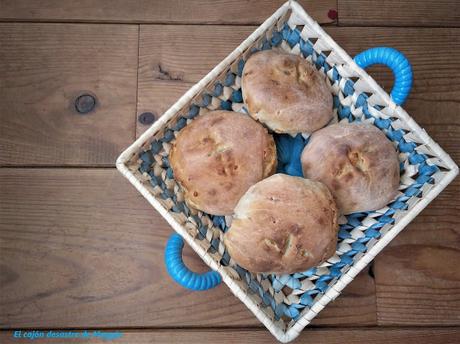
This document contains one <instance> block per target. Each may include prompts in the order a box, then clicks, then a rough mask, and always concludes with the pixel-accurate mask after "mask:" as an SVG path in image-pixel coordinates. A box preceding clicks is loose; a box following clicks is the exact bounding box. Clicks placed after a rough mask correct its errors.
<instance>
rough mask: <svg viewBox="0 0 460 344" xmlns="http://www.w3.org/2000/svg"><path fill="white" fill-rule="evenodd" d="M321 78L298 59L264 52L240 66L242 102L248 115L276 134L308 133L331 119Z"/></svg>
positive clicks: (326, 89) (328, 95)
mask: <svg viewBox="0 0 460 344" xmlns="http://www.w3.org/2000/svg"><path fill="white" fill-rule="evenodd" d="M325 79H326V77H325V76H324V75H323V74H322V73H320V72H318V71H317V70H316V68H315V67H314V66H313V65H312V64H311V63H309V62H308V61H307V60H305V59H303V58H301V57H300V56H297V55H292V54H286V53H282V52H278V51H274V50H264V51H260V52H257V53H255V54H254V55H252V56H251V57H250V58H249V59H248V61H247V62H246V64H245V66H244V69H243V76H242V93H243V99H244V102H245V103H246V106H247V108H248V111H249V113H250V115H251V116H252V117H254V118H255V119H257V120H258V121H260V122H261V123H264V124H265V125H266V126H267V127H269V128H270V129H271V130H273V131H275V132H277V133H288V134H297V133H312V132H314V131H315V130H318V129H320V128H322V127H324V126H325V125H326V124H327V123H328V122H329V121H330V120H331V119H332V116H333V112H332V94H331V91H330V89H329V86H328V85H327V83H326V80H325Z"/></svg>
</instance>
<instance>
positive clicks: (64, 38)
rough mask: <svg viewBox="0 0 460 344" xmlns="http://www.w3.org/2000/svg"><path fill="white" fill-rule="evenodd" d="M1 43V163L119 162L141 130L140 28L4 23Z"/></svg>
mask: <svg viewBox="0 0 460 344" xmlns="http://www.w3.org/2000/svg"><path fill="white" fill-rule="evenodd" d="M0 7H1V5H0ZM2 10H3V9H2ZM0 46H1V47H2V48H1V49H0V74H1V75H2V78H1V81H0V98H1V99H2V101H1V103H0V165H3V166H5V165H15V166H18V165H19V166H21V165H22V166H23V165H28V166H30V165H97V166H104V165H105V166H107V165H110V166H113V165H114V162H115V159H116V157H117V156H118V154H119V153H120V152H121V151H122V150H123V149H124V148H125V147H126V146H128V145H129V144H130V143H131V141H132V140H133V138H134V135H135V126H134V122H135V112H136V82H137V55H138V27H137V26H136V25H95V24H78V25H76V24H66V25H63V24H17V23H3V24H0ZM86 93H89V94H91V95H93V96H95V98H96V107H95V109H94V110H93V111H92V112H89V113H87V114H84V115H83V114H80V113H78V112H77V111H76V108H75V99H76V98H77V97H78V96H79V95H81V94H86Z"/></svg>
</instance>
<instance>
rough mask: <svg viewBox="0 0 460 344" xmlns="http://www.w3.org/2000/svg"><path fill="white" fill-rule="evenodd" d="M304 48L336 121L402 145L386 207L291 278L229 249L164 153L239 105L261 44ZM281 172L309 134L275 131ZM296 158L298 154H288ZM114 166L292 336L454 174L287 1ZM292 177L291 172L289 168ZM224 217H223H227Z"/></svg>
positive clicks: (363, 217) (271, 323)
mask: <svg viewBox="0 0 460 344" xmlns="http://www.w3.org/2000/svg"><path fill="white" fill-rule="evenodd" d="M272 48H277V49H282V50H284V51H287V52H290V53H293V54H297V55H301V56H303V57H304V58H305V59H307V60H308V61H310V62H311V63H313V64H314V65H315V66H316V68H317V69H318V70H319V71H321V72H322V73H324V74H326V75H327V80H328V82H329V84H330V89H331V93H332V95H333V99H334V102H333V103H334V113H335V115H336V119H335V121H347V122H355V121H363V122H368V123H372V124H373V125H375V126H376V127H378V128H379V129H381V130H382V131H383V132H384V133H385V134H386V136H387V137H388V138H389V139H390V140H391V141H392V142H393V143H394V146H395V147H396V148H397V149H398V151H399V153H400V154H399V159H400V166H401V183H400V187H399V190H400V193H399V195H398V196H397V197H396V199H395V200H394V201H393V202H391V203H390V204H388V205H387V206H386V207H384V208H382V209H380V210H378V211H373V212H366V213H355V214H351V215H349V216H347V217H346V220H344V221H343V223H342V224H341V225H340V230H339V237H338V243H337V251H336V253H335V255H334V256H333V257H331V258H330V259H329V260H328V261H327V262H325V263H324V264H322V265H320V266H318V267H315V268H312V269H310V270H308V271H304V272H299V273H295V274H291V275H263V274H253V273H250V272H248V271H246V270H244V269H243V268H241V267H239V266H238V265H236V264H235V263H234V262H233V261H232V259H231V257H230V256H229V255H228V253H227V252H226V249H225V246H224V245H223V240H222V239H223V235H224V233H225V231H226V230H227V225H226V219H225V218H224V217H219V216H211V215H209V214H206V213H203V212H200V211H196V210H194V209H190V208H188V207H187V205H186V204H185V202H184V197H183V193H182V191H181V189H180V187H179V186H178V184H177V183H176V181H175V180H174V173H173V171H172V169H171V167H170V165H169V160H168V154H169V152H170V149H171V146H172V143H173V142H174V140H175V138H176V135H177V133H178V132H179V131H180V130H181V129H182V128H184V127H185V126H186V125H188V124H189V123H191V121H193V120H194V118H196V117H197V116H200V115H203V114H204V113H206V112H208V111H210V110H216V109H226V110H233V111H238V112H245V109H244V104H243V103H242V95H241V88H240V86H241V74H242V70H243V67H244V63H245V61H246V60H247V58H248V57H249V56H250V55H251V54H252V53H254V52H255V51H258V50H261V49H272ZM275 139H276V143H277V148H278V158H279V171H281V172H285V173H288V174H289V173H290V171H289V170H286V166H287V165H286V164H287V162H289V161H290V159H293V156H292V155H293V154H294V155H296V154H297V155H299V154H300V152H292V151H290V150H289V145H290V144H293V142H294V141H297V140H301V141H302V143H303V144H304V145H305V144H308V137H306V136H301V135H299V136H297V137H296V138H291V137H289V136H287V135H276V136H275ZM294 158H295V157H294ZM117 166H118V167H119V169H120V170H121V172H122V173H123V174H124V175H125V176H127V177H128V179H129V180H130V181H131V182H132V183H133V184H134V185H135V186H136V187H137V188H138V189H139V191H141V193H142V194H143V195H144V196H145V197H146V198H147V199H148V200H149V201H150V202H151V203H152V204H153V205H154V206H155V207H156V208H157V209H158V210H159V211H160V213H161V214H162V215H163V216H164V217H165V218H166V219H167V220H168V221H169V222H170V223H171V225H172V226H173V227H174V228H175V229H176V231H178V232H179V233H180V234H181V235H182V236H184V238H185V239H186V241H187V242H188V243H189V244H191V246H192V248H194V249H195V251H197V253H198V254H199V255H200V256H201V257H203V259H204V260H205V262H206V263H207V264H208V265H210V266H211V267H212V268H213V269H216V270H218V271H219V272H220V273H221V274H222V277H223V280H224V281H225V283H227V284H228V285H229V287H230V288H231V289H232V291H233V292H234V293H235V295H237V296H238V297H239V298H240V299H241V300H242V301H243V302H244V303H245V304H246V305H247V306H248V307H249V308H250V309H251V310H252V311H253V312H254V313H255V314H256V316H257V317H258V318H259V319H260V320H261V321H262V322H263V323H264V324H265V325H266V326H267V327H268V328H269V330H270V331H271V332H272V333H273V334H274V335H275V336H276V337H277V338H278V340H280V341H283V342H286V341H289V340H292V339H293V338H295V337H296V336H297V334H298V333H299V332H300V331H301V330H302V328H303V327H304V326H306V325H307V324H308V323H309V322H310V321H311V319H313V318H314V317H315V316H316V314H317V313H318V312H319V311H321V309H322V308H323V307H324V306H325V305H326V304H327V303H328V302H329V301H330V300H333V299H334V298H335V297H336V296H337V295H339V293H340V291H341V290H342V289H343V287H345V286H346V285H347V284H348V283H349V282H350V281H351V280H352V279H353V278H354V276H356V274H357V273H358V272H359V271H360V270H361V269H362V268H364V267H365V266H366V265H367V264H368V263H369V262H370V261H371V260H372V259H373V257H374V256H375V255H376V254H377V253H378V252H379V251H380V250H381V249H382V248H383V247H384V246H385V245H386V244H388V242H389V241H391V239H392V238H393V237H394V236H395V235H396V234H397V233H398V232H399V231H400V230H401V229H402V228H404V226H405V225H406V224H407V223H408V222H409V221H410V220H411V219H412V218H413V217H415V216H416V215H417V213H418V212H420V211H421V209H423V208H424V207H425V206H426V205H427V204H428V203H429V202H430V201H431V200H432V199H433V198H434V197H435V196H436V195H437V194H438V193H439V192H440V191H441V190H442V189H443V188H444V187H445V186H446V185H447V184H448V183H449V182H450V181H451V180H452V179H453V178H454V177H455V175H456V173H457V167H456V165H455V164H454V163H453V161H452V160H451V159H450V158H449V157H448V155H447V154H446V153H444V152H443V151H442V149H440V148H439V146H438V145H437V144H435V143H434V142H433V141H432V140H431V139H430V138H429V137H428V136H427V134H426V133H425V132H424V131H423V130H422V129H421V128H420V127H418V126H417V125H416V123H415V122H413V120H412V119H411V118H410V117H409V116H408V115H407V113H405V112H404V110H403V109H401V108H400V107H399V106H396V105H395V104H394V103H393V102H392V101H391V99H390V98H389V96H388V95H387V94H386V93H385V92H384V91H383V90H382V89H381V88H380V87H379V86H378V85H377V84H376V83H375V82H374V81H373V80H372V79H371V78H370V77H369V76H368V75H367V74H366V73H365V72H364V71H363V70H361V69H360V68H359V67H357V66H356V64H355V63H354V62H353V61H352V60H351V58H350V57H348V55H346V53H345V52H344V51H343V50H342V49H340V47H338V46H337V45H336V44H335V42H333V40H332V39H331V38H330V37H329V36H328V35H327V34H326V33H325V32H324V31H323V30H322V29H321V28H320V27H319V26H318V25H317V24H316V23H315V22H314V21H313V20H312V19H311V18H310V17H308V15H306V14H305V12H304V11H303V9H302V8H301V7H300V6H299V5H298V4H296V3H286V4H285V5H283V7H281V8H280V9H279V10H278V11H277V12H276V13H275V14H274V15H273V16H272V17H271V18H269V19H268V20H267V21H266V22H265V23H264V24H263V25H262V26H261V27H259V29H258V30H256V32H254V34H252V35H251V36H250V37H249V38H248V39H247V40H246V41H245V42H244V43H243V44H242V45H241V46H240V47H239V48H238V49H237V50H235V51H234V52H233V53H232V54H231V55H230V56H229V57H227V58H226V59H225V60H224V61H223V62H222V63H221V64H220V65H219V66H217V67H216V68H215V69H214V70H213V71H212V72H211V73H210V74H209V75H208V76H206V77H205V78H204V79H203V80H202V81H201V82H200V83H199V84H197V85H195V86H194V87H193V88H192V89H191V90H190V91H189V92H187V94H186V95H184V97H182V98H181V99H180V100H179V102H178V103H176V104H175V105H174V106H173V107H172V108H171V109H170V110H168V112H167V113H166V114H165V115H164V116H163V117H162V118H161V119H160V120H159V121H158V122H157V123H156V124H155V125H154V126H153V127H152V128H150V130H148V131H147V132H146V133H145V134H144V135H143V136H142V137H141V138H140V139H139V140H137V141H136V143H135V144H133V146H131V147H130V148H129V149H128V150H127V151H126V152H124V153H123V154H122V156H121V157H120V158H119V160H118V163H117ZM291 174H293V173H291ZM227 220H228V219H227Z"/></svg>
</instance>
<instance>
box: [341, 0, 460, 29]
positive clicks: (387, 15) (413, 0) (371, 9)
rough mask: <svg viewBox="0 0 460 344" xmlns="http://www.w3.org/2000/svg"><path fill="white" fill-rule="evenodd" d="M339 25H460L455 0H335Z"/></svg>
mask: <svg viewBox="0 0 460 344" xmlns="http://www.w3.org/2000/svg"><path fill="white" fill-rule="evenodd" d="M338 15H339V25H357V26H373V25H376V26H432V27H433V26H442V27H447V26H451V27H460V6H458V1H457V0H437V1H433V0H405V1H399V0H385V1H379V0H338Z"/></svg>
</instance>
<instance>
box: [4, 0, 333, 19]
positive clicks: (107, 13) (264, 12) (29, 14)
mask: <svg viewBox="0 0 460 344" xmlns="http://www.w3.org/2000/svg"><path fill="white" fill-rule="evenodd" d="M284 2H285V1H284V0H268V1H265V0H264V1H263V0H256V1H251V2H248V1H246V0H220V1H212V0H188V1H181V0H160V1H151V0H137V1H131V0H97V1H94V0H73V1H72V0H35V1H27V0H0V8H1V9H2V11H1V14H0V20H14V21H20V20H27V21H59V22H66V21H70V22H93V21H96V22H117V23H192V24H197V23H201V24H203V23H208V24H260V23H262V22H263V21H264V20H265V19H267V18H268V17H269V16H271V15H272V14H273V12H275V11H276V10H277V9H278V8H279V7H280V6H281V5H282V4H283V3H284ZM299 2H300V3H301V4H302V6H304V8H305V9H306V10H307V11H308V13H309V14H310V15H311V16H312V17H313V18H315V20H317V21H319V22H320V23H323V24H324V23H332V22H334V19H331V18H329V17H328V12H329V11H330V10H336V9H337V1H336V0H301V1H299Z"/></svg>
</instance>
